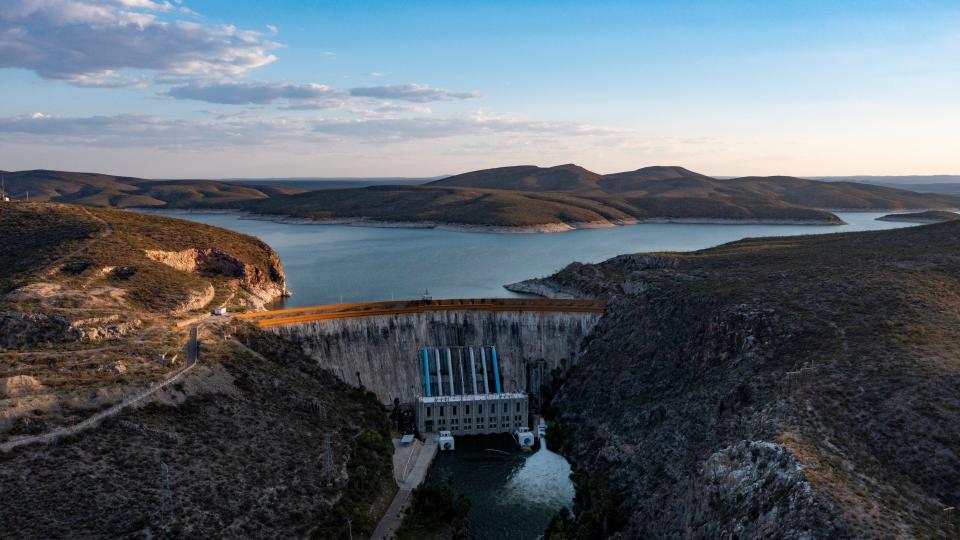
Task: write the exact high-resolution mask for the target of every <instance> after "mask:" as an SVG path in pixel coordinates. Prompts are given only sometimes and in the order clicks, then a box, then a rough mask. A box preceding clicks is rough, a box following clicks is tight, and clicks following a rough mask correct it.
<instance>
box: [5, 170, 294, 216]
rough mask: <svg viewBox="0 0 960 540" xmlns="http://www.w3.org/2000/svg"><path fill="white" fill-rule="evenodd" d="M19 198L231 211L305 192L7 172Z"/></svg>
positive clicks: (209, 182)
mask: <svg viewBox="0 0 960 540" xmlns="http://www.w3.org/2000/svg"><path fill="white" fill-rule="evenodd" d="M4 180H5V181H6V185H7V191H8V192H10V194H11V195H13V196H14V197H15V198H18V199H23V198H26V197H27V196H28V195H29V198H30V200H33V201H43V202H62V203H75V204H84V205H88V206H100V207H114V208H132V207H140V208H144V207H150V208H194V207H208V206H209V207H217V206H229V205H231V204H237V203H240V202H242V201H249V200H256V199H267V198H270V197H275V196H279V195H290V194H293V193H302V192H304V191H307V190H306V189H302V188H296V187H288V186H280V185H277V186H270V185H249V184H243V185H241V184H231V183H227V182H219V181H215V180H144V179H142V178H132V177H126V176H112V175H107V174H93V173H76V172H64V171H47V170H34V171H19V172H8V173H4Z"/></svg>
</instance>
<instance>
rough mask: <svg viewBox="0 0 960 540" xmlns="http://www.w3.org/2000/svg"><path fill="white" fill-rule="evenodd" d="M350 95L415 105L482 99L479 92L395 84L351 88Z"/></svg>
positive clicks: (422, 85)
mask: <svg viewBox="0 0 960 540" xmlns="http://www.w3.org/2000/svg"><path fill="white" fill-rule="evenodd" d="M350 95H352V96H357V97H370V98H376V99H395V100H398V101H410V102H413V103H429V102H431V101H454V100H460V99H473V98H478V97H480V94H479V93H477V92H454V91H451V90H444V89H443V88H433V87H431V86H428V85H424V84H395V85H387V86H368V87H365V88H351V89H350Z"/></svg>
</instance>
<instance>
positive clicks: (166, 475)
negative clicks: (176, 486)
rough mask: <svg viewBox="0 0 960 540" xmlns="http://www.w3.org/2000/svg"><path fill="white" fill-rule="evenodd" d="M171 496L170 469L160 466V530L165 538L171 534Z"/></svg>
mask: <svg viewBox="0 0 960 540" xmlns="http://www.w3.org/2000/svg"><path fill="white" fill-rule="evenodd" d="M173 520H174V516H173V496H172V494H171V491H170V467H167V464H166V463H161V464H160V530H161V531H163V535H164V536H165V537H169V536H170V534H171V532H173Z"/></svg>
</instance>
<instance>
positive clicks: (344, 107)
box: [0, 0, 960, 178]
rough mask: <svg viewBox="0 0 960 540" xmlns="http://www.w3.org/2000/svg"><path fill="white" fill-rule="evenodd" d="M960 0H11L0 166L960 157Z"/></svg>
mask: <svg viewBox="0 0 960 540" xmlns="http://www.w3.org/2000/svg"><path fill="white" fill-rule="evenodd" d="M958 150H960V2H956V1H955V0H952V1H924V0H911V1H885V0H872V1H862V2H861V1H840V0H833V1H820V0H805V1H791V0H783V1H777V2H769V1H749V2H748V1H737V0H726V1H713V2H711V1H683V0H672V1H641V0H633V1H622V2H621V1H607V0H594V1H590V2H587V1H581V2H571V1H566V0H551V1H520V0H513V1H496V0H490V1H484V2H456V1H453V0H446V1H441V2H426V1H416V0H405V1H402V2H398V1H396V0H393V1H383V2H381V1H376V0H368V1H363V2H347V1H324V0H302V1H282V0H274V1H271V2H263V1H254V0H182V1H174V0H170V1H163V0H99V1H97V0H0V169H2V170H23V169H35V168H47V169H60V170H73V171H90V172H103V173H110V174H123V175H132V176H142V177H148V178H199V177H208V178H226V177H230V178H233V177H293V176H311V177H316V176H330V177H363V176H411V177H420V176H439V175H443V174H454V173H459V172H465V171H469V170H474V169H480V168H488V167H497V166H506V165H519V164H533V165H541V166H549V165H558V164H563V163H576V164H579V165H582V166H584V167H586V168H588V169H591V170H594V171H596V172H600V173H611V172H619V171H625V170H632V169H636V168H639V167H644V166H649V165H682V166H685V167H687V168H689V169H693V170H696V171H698V172H702V173H705V174H712V175H718V176H720V175H722V176H735V175H773V174H789V175H796V176H825V175H865V174H877V175H898V174H960V151H958Z"/></svg>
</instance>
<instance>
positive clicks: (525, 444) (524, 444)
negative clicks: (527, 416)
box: [513, 427, 534, 452]
mask: <svg viewBox="0 0 960 540" xmlns="http://www.w3.org/2000/svg"><path fill="white" fill-rule="evenodd" d="M513 438H514V439H515V440H516V441H517V445H518V446H519V447H520V449H521V450H523V451H524V452H529V451H530V450H531V449H532V448H533V444H534V438H533V432H532V431H530V428H525V427H520V428H517V430H516V431H514V432H513Z"/></svg>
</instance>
